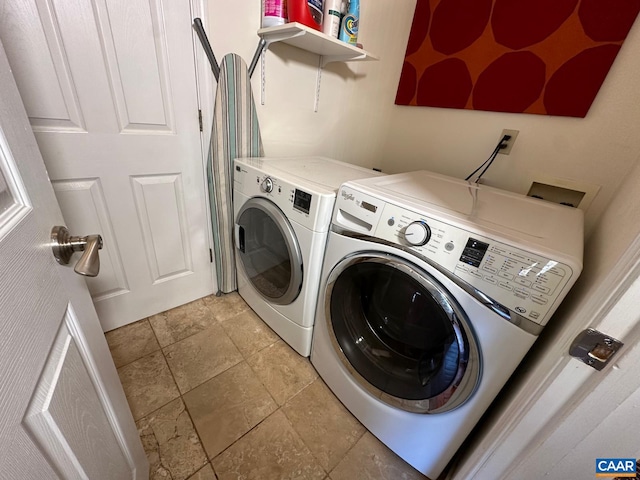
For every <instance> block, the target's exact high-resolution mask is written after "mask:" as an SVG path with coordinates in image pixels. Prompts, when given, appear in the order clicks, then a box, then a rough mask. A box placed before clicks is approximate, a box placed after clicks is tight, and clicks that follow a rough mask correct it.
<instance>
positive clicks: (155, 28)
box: [0, 0, 214, 331]
mask: <svg viewBox="0 0 640 480" xmlns="http://www.w3.org/2000/svg"><path fill="white" fill-rule="evenodd" d="M191 24H192V15H191V10H190V2H188V1H171V2H162V1H161V0H75V1H69V0H20V1H8V0H5V1H3V0H0V40H2V42H3V43H4V45H5V49H6V52H7V56H8V58H9V63H10V64H11V67H12V69H13V72H14V76H15V78H16V82H17V83H18V88H19V90H20V93H21V95H22V98H23V101H24V103H25V107H26V109H27V113H28V116H29V118H30V120H31V126H32V128H33V130H34V132H35V134H36V139H37V141H38V145H39V146H40V150H41V151H42V156H43V158H44V161H45V164H46V166H47V169H48V171H49V175H50V177H51V180H52V183H53V187H54V190H55V192H56V196H57V198H58V201H59V203H60V206H61V208H62V212H63V215H64V218H65V220H66V222H67V227H69V229H70V230H71V231H72V232H91V233H100V234H101V235H102V237H103V238H104V241H105V247H104V249H103V251H102V252H101V254H102V273H101V274H100V276H99V277H97V278H95V279H90V280H89V281H88V285H89V290H90V291H91V295H92V297H93V300H94V303H95V307H96V310H97V312H98V315H99V317H100V321H101V322H102V326H103V329H104V330H105V331H106V330H111V329H113V328H116V327H119V326H121V325H125V324H127V323H131V322H133V321H135V320H138V319H140V318H144V317H146V316H149V315H152V314H155V313H158V312H160V311H164V310H167V309H169V308H172V307H175V306H177V305H181V304H184V303H187V302H189V301H192V300H195V299H197V298H200V297H203V296H206V295H208V294H210V293H212V292H213V291H214V283H213V282H214V280H213V277H214V276H213V266H212V264H211V262H210V258H209V255H210V254H209V242H208V226H207V218H206V215H207V214H206V197H205V177H204V173H203V172H204V169H203V162H202V149H201V144H200V129H199V125H198V103H197V88H196V80H195V79H196V72H195V65H194V43H193V34H192V28H191Z"/></svg>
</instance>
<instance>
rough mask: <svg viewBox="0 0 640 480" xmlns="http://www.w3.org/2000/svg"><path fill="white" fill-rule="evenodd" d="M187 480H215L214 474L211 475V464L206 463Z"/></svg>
mask: <svg viewBox="0 0 640 480" xmlns="http://www.w3.org/2000/svg"><path fill="white" fill-rule="evenodd" d="M189 480H216V474H215V473H213V468H212V467H211V464H210V463H207V464H206V465H205V466H204V467H202V468H201V469H200V470H198V471H197V472H196V473H194V474H193V476H191V477H189Z"/></svg>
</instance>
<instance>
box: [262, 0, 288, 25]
mask: <svg viewBox="0 0 640 480" xmlns="http://www.w3.org/2000/svg"><path fill="white" fill-rule="evenodd" d="M286 21H287V2H286V0H262V28H267V27H275V26H276V25H284V24H285V23H286Z"/></svg>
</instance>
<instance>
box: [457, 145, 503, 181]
mask: <svg viewBox="0 0 640 480" xmlns="http://www.w3.org/2000/svg"><path fill="white" fill-rule="evenodd" d="M509 140H511V135H503V136H502V138H501V139H500V141H499V142H498V144H497V145H496V148H494V149H493V152H491V155H489V158H487V159H486V160H485V161H484V163H483V164H482V165H480V166H479V167H478V168H476V169H475V170H474V171H473V172H471V173H470V174H469V175H468V176H467V178H465V180H466V181H469V179H471V178H472V177H473V176H474V175H475V174H476V172H478V170H480V169H481V168H482V167H484V170H482V172H481V173H480V175H478V178H476V179H475V180H474V181H473V183H478V182H479V181H480V179H481V178H482V176H483V175H484V174H485V172H486V171H487V170H489V167H490V166H491V164H492V163H493V161H494V160H495V159H496V157H497V156H498V153H500V150H502V149H504V148H507V144H505V143H504V142H507V141H509ZM485 165H486V167H485Z"/></svg>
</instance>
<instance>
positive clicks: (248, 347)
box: [220, 310, 280, 358]
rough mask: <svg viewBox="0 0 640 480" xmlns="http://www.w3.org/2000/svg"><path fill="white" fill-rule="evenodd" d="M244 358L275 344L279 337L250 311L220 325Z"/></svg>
mask: <svg viewBox="0 0 640 480" xmlns="http://www.w3.org/2000/svg"><path fill="white" fill-rule="evenodd" d="M220 325H221V326H222V328H224V331H225V332H227V335H229V337H230V338H231V340H233V343H235V344H236V347H238V350H240V353H242V355H243V356H244V358H249V357H250V356H251V355H253V354H254V353H257V352H259V351H260V350H262V349H263V348H265V347H268V346H269V345H271V344H273V343H275V342H277V341H278V340H279V339H280V337H278V335H276V333H275V332H274V331H273V330H271V329H270V328H269V326H268V325H267V324H266V323H264V322H263V321H262V319H261V318H260V317H259V316H258V315H256V314H255V313H254V312H253V311H252V310H247V311H246V312H243V313H240V314H238V315H236V316H235V317H233V318H230V319H229V320H225V321H224V322H222V323H221V324H220Z"/></svg>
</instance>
